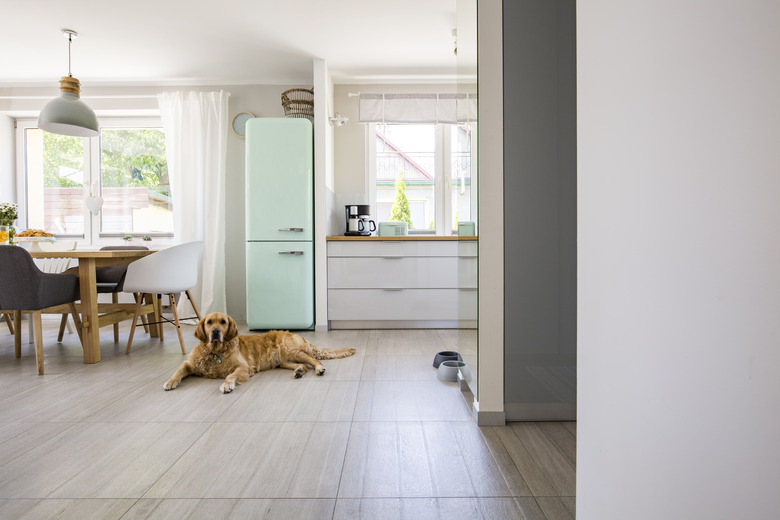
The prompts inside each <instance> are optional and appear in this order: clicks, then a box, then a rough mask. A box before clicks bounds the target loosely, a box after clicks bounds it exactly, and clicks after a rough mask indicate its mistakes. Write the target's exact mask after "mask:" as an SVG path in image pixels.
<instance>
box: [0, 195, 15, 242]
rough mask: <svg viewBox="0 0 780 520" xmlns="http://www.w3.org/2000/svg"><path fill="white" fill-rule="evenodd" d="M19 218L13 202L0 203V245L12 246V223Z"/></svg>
mask: <svg viewBox="0 0 780 520" xmlns="http://www.w3.org/2000/svg"><path fill="white" fill-rule="evenodd" d="M17 218H19V206H18V205H17V204H15V203H13V202H0V245H5V244H13V238H14V222H16V219H17Z"/></svg>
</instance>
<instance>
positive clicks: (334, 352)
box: [309, 343, 355, 359]
mask: <svg viewBox="0 0 780 520" xmlns="http://www.w3.org/2000/svg"><path fill="white" fill-rule="evenodd" d="M309 346H310V347H311V351H312V352H313V353H314V358H315V359H339V358H345V357H349V356H351V355H352V354H354V353H355V349H354V348H340V349H330V348H320V347H318V346H317V345H315V344H313V343H309Z"/></svg>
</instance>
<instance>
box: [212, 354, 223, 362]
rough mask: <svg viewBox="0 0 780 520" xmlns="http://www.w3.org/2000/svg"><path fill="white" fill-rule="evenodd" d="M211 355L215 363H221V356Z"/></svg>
mask: <svg viewBox="0 0 780 520" xmlns="http://www.w3.org/2000/svg"><path fill="white" fill-rule="evenodd" d="M213 357H214V361H216V362H217V363H220V364H221V363H222V358H221V357H219V356H218V355H217V354H214V356H213Z"/></svg>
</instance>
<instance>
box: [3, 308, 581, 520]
mask: <svg viewBox="0 0 780 520" xmlns="http://www.w3.org/2000/svg"><path fill="white" fill-rule="evenodd" d="M44 323H45V336H46V337H45V345H46V346H45V349H44V352H45V356H46V364H45V370H46V375H44V376H38V375H36V373H35V356H34V351H33V348H32V344H27V343H26V344H25V345H24V347H23V353H22V358H21V359H18V360H17V359H15V358H14V352H13V338H12V336H11V335H10V334H8V331H7V329H5V325H4V324H3V323H2V322H0V326H2V328H0V518H25V519H28V518H29V519H38V518H40V519H50V518H73V519H77V520H86V519H100V520H105V519H114V518H122V519H136V518H155V519H158V518H159V519H170V518H198V519H199V518H203V519H219V518H252V519H256V518H272V519H277V518H278V519H285V520H288V519H299V518H311V519H331V518H332V519H359V518H367V519H371V520H380V519H398V518H407V519H415V520H416V519H428V518H442V519H447V520H450V519H452V520H455V519H468V520H472V519H478V518H489V519H501V520H504V519H515V518H517V519H522V518H527V519H533V520H537V519H540V520H541V519H546V520H559V519H572V518H574V492H575V484H574V467H575V453H574V451H575V438H576V437H575V435H576V431H575V423H511V424H509V425H507V426H505V427H481V428H480V427H477V426H476V425H475V424H474V422H473V420H472V418H471V415H470V411H469V406H468V405H467V404H466V402H465V400H464V399H463V397H462V395H461V393H460V391H459V390H458V388H457V385H456V384H455V383H444V382H441V381H439V380H437V378H436V372H435V370H434V369H433V367H432V366H431V362H432V360H433V356H434V355H435V354H436V353H437V352H439V351H441V350H445V349H446V348H447V347H450V348H451V346H452V345H447V347H445V344H446V341H447V340H446V338H447V337H448V335H451V333H449V332H447V331H435V330H416V331H414V330H371V331H331V332H316V333H315V332H306V333H304V335H305V336H306V337H307V338H308V339H309V340H310V341H312V342H313V343H315V344H317V345H318V346H322V347H334V348H336V347H354V348H356V349H357V351H358V352H357V354H356V355H355V356H353V357H350V358H346V359H339V360H328V361H325V366H326V368H327V372H326V374H325V375H324V376H323V377H317V376H315V375H314V374H313V372H312V371H310V372H309V373H308V374H306V375H305V376H304V377H303V379H297V380H296V379H293V378H292V372H290V371H289V370H281V369H277V370H274V371H271V372H265V373H261V374H258V375H256V376H255V377H253V378H252V379H250V380H249V381H248V382H247V383H245V384H244V385H241V386H239V387H238V388H237V389H236V391H234V392H233V393H231V394H227V395H222V394H221V393H220V392H219V390H218V387H219V383H218V382H217V381H215V380H208V379H201V378H195V377H192V378H188V379H186V380H184V381H183V382H182V384H181V386H179V388H178V389H176V390H174V391H171V392H165V391H163V389H162V385H163V383H164V382H165V381H166V380H167V378H168V377H169V376H170V374H172V373H173V371H174V370H175V368H176V367H177V366H178V365H179V363H181V361H182V355H181V353H180V350H179V345H178V341H177V339H176V335H175V332H174V330H173V328H172V327H167V328H166V334H167V336H166V340H165V341H164V342H163V343H160V341H159V340H157V339H147V338H148V335H146V334H143V333H142V332H141V331H139V332H141V333H140V334H136V340H135V341H134V346H133V351H132V353H131V354H130V355H129V356H125V355H124V343H121V342H120V344H116V345H115V344H114V343H113V341H112V333H111V329H110V328H106V329H104V330H103V331H102V338H103V346H102V348H101V355H102V358H103V360H102V361H101V362H100V363H98V364H95V365H84V364H83V363H82V357H81V347H80V346H79V343H78V340H77V337H76V336H75V335H74V334H66V337H65V340H64V341H63V343H61V344H57V343H56V324H57V322H56V321H52V320H45V321H44ZM122 329H123V330H122V335H121V337H120V341H124V340H126V338H127V325H123V326H122ZM23 330H24V334H25V338H26V334H27V327H26V326H25V327H24V329H23ZM192 330H193V328H192V327H185V331H184V333H185V338H187V342H188V345H190V346H191V345H193V344H194V343H195V341H196V340H195V339H194V338H192Z"/></svg>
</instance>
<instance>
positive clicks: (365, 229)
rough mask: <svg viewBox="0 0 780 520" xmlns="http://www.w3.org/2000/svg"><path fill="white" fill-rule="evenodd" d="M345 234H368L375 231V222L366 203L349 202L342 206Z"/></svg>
mask: <svg viewBox="0 0 780 520" xmlns="http://www.w3.org/2000/svg"><path fill="white" fill-rule="evenodd" d="M344 217H345V219H346V230H347V231H346V232H345V233H344V234H345V235H346V236H370V235H371V233H372V232H373V231H376V222H374V221H373V220H371V206H369V205H368V204H349V205H347V206H344Z"/></svg>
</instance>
